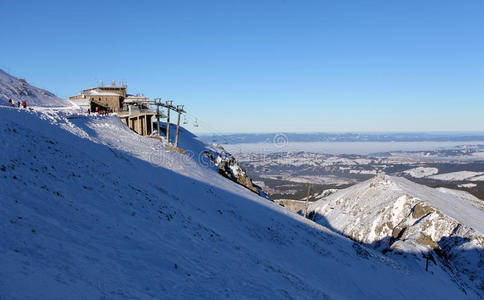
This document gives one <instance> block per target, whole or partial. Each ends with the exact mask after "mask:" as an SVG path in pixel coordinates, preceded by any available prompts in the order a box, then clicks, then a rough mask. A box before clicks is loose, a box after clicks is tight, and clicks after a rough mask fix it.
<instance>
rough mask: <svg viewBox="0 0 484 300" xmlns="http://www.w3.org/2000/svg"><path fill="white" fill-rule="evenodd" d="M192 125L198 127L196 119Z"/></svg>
mask: <svg viewBox="0 0 484 300" xmlns="http://www.w3.org/2000/svg"><path fill="white" fill-rule="evenodd" d="M193 127H198V121H197V119H195V122H193Z"/></svg>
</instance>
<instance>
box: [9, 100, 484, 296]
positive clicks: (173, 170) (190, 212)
mask: <svg viewBox="0 0 484 300" xmlns="http://www.w3.org/2000/svg"><path fill="white" fill-rule="evenodd" d="M0 118H1V119H2V122H1V123H0V134H1V137H2V141H3V143H2V144H1V146H0V153H1V156H0V157H1V160H0V197H1V199H0V200H1V201H0V253H1V255H0V298H5V299H100V298H105V299H160V298H164V299H180V298H185V299H186V298H189V299H220V298H227V297H230V298H236V299H241V298H243V299H248V298H250V299H254V298H259V299H261V298H265V299H267V298H272V299H285V298H297V299H309V298H315V299H355V298H358V299H389V298H392V299H409V298H411V299H429V298H440V299H460V298H465V297H466V295H465V294H464V293H463V292H462V290H461V289H460V288H459V287H458V286H457V285H456V284H454V282H453V281H452V280H451V279H450V278H449V276H448V275H447V274H446V273H445V272H438V271H436V272H435V273H434V274H431V273H427V272H425V270H424V268H423V267H422V266H421V265H408V264H402V263H400V262H398V261H397V260H394V259H392V258H386V257H384V256H382V255H381V254H379V253H378V252H375V251H373V250H369V249H366V248H365V247H362V246H360V245H359V244H357V243H354V242H352V241H350V240H348V239H346V238H343V237H342V236H340V235H338V234H335V233H333V232H331V231H330V230H328V229H326V228H324V227H322V226H320V225H317V224H315V223H313V222H311V221H309V220H306V219H304V218H302V217H300V216H298V215H296V214H294V213H291V212H289V211H288V210H286V209H284V208H282V207H279V206H278V205H277V204H274V203H272V202H270V201H267V200H266V199H264V198H262V197H259V196H257V195H256V194H255V193H253V192H251V191H249V190H247V189H246V188H244V187H242V186H240V185H238V184H236V183H234V182H232V181H230V180H228V179H226V178H224V177H222V176H220V175H219V174H218V173H217V172H216V171H215V170H213V169H212V168H211V167H210V166H208V167H207V166H205V165H204V164H203V163H202V162H200V161H199V160H198V159H195V158H194V157H191V158H190V157H189V156H186V155H182V154H179V153H176V152H172V151H168V150H167V149H166V148H164V147H163V146H162V144H161V143H160V142H159V141H158V140H156V139H150V138H146V137H141V136H139V135H136V134H134V133H133V132H132V131H130V130H128V129H127V128H126V127H125V126H124V125H123V124H122V123H121V122H120V121H119V120H118V119H116V117H87V116H81V115H68V114H60V113H48V112H35V111H33V112H29V111H26V110H17V109H7V108H0ZM181 144H182V145H185V146H186V147H189V145H193V147H194V149H193V152H194V153H196V152H197V151H198V150H199V149H196V148H197V147H198V146H200V144H198V142H197V140H190V136H189V135H183V138H182V140H181ZM197 145H198V146H197ZM468 293H469V292H468ZM467 296H468V297H471V298H472V297H473V296H475V295H473V294H472V293H469V294H467Z"/></svg>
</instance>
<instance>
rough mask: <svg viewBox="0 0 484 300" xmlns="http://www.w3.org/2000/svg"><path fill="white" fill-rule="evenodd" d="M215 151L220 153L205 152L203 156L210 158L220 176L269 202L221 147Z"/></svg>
mask: <svg viewBox="0 0 484 300" xmlns="http://www.w3.org/2000/svg"><path fill="white" fill-rule="evenodd" d="M217 150H219V151H220V152H208V151H207V152H205V155H206V156H207V157H208V158H210V160H211V161H212V162H213V163H214V165H215V166H217V168H218V172H219V173H220V174H221V175H222V176H224V177H226V178H228V179H230V180H232V181H234V182H237V183H238V184H240V185H242V186H244V187H246V188H247V189H249V190H251V191H252V192H254V193H256V194H258V195H260V196H261V197H264V198H266V199H268V200H270V199H269V197H268V196H267V195H266V194H265V193H264V192H263V191H262V189H261V188H260V187H259V186H257V185H255V184H254V183H253V182H252V179H251V178H250V177H249V176H247V172H246V171H245V170H244V169H243V168H242V167H240V166H239V164H238V162H237V160H236V159H235V158H234V157H233V156H232V155H231V154H230V153H228V152H227V151H225V150H224V149H223V148H222V147H221V146H218V149H217ZM271 201H272V200H271Z"/></svg>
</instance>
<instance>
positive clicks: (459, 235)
mask: <svg viewBox="0 0 484 300" xmlns="http://www.w3.org/2000/svg"><path fill="white" fill-rule="evenodd" d="M309 216H310V218H311V219H313V220H314V221H316V222H318V223H321V224H323V225H326V226H328V227H331V228H333V229H334V230H336V231H338V232H341V233H342V234H344V235H346V236H348V237H349V238H351V239H352V240H355V241H358V242H361V243H365V244H367V245H368V246H370V247H373V248H375V249H378V250H380V251H382V252H383V253H388V255H391V254H392V253H393V254H398V255H403V256H404V257H413V258H414V259H416V260H417V261H420V260H423V261H424V263H425V264H427V261H429V260H430V261H432V260H433V261H435V264H437V265H439V266H440V267H441V268H442V270H444V271H445V272H451V273H452V274H453V275H452V276H453V277H454V278H455V279H456V281H457V282H458V284H459V285H461V286H462V287H463V288H465V289H469V288H472V289H474V290H475V291H477V293H479V294H480V295H481V296H482V297H484V272H483V271H482V270H484V201H482V200H480V199H477V198H476V197H474V196H472V195H471V194H468V193H466V192H461V191H453V190H448V189H442V188H439V189H434V188H429V187H426V186H422V185H419V184H416V183H413V182H411V181H409V180H407V179H404V178H399V177H392V176H386V175H384V174H379V175H377V176H376V177H374V178H373V179H370V180H368V181H366V182H363V183H360V184H357V185H354V186H352V187H349V188H347V189H344V190H341V191H339V192H337V193H335V194H333V195H331V196H328V197H326V198H323V199H321V200H319V201H317V202H315V203H312V204H311V205H310V207H309ZM430 257H431V258H430ZM434 257H435V259H434ZM427 267H428V266H427Z"/></svg>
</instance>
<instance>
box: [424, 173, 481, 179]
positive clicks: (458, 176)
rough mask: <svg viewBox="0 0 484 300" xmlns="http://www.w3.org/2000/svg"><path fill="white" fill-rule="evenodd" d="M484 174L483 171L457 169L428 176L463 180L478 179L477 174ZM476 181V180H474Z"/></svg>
mask: <svg viewBox="0 0 484 300" xmlns="http://www.w3.org/2000/svg"><path fill="white" fill-rule="evenodd" d="M482 175H484V172H474V171H458V172H451V173H444V174H439V175H433V176H430V177H429V178H432V179H437V180H445V181H463V180H476V178H477V179H478V180H479V176H482ZM476 181H477V180H476Z"/></svg>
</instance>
